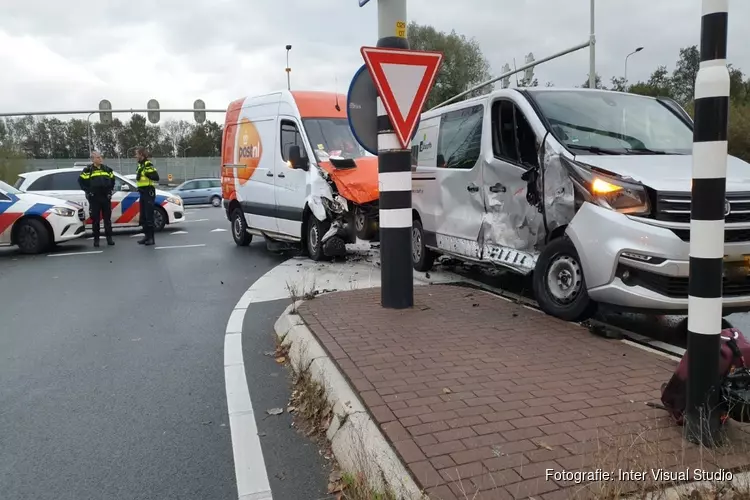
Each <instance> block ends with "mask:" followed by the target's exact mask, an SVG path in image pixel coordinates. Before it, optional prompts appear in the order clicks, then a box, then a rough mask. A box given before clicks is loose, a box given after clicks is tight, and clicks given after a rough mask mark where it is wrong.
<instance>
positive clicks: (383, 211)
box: [377, 0, 421, 309]
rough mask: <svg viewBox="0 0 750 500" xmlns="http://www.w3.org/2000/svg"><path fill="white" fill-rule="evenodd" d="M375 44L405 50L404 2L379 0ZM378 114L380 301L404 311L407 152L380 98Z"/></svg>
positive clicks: (408, 301)
mask: <svg viewBox="0 0 750 500" xmlns="http://www.w3.org/2000/svg"><path fill="white" fill-rule="evenodd" d="M377 46H378V47H382V48H392V49H409V41H408V39H407V38H406V0H378V44H377ZM420 111H421V110H420ZM377 113H378V180H379V184H380V263H381V264H380V267H381V271H380V273H381V274H380V275H381V289H380V293H381V305H382V306H383V307H384V308H388V309H407V308H410V307H413V306H414V277H413V276H414V274H413V273H414V270H413V269H412V262H411V228H412V208H411V151H410V150H408V149H403V148H402V146H401V143H400V142H399V140H398V137H397V135H396V133H395V130H394V127H393V124H392V123H391V120H390V118H389V117H388V113H387V111H386V108H385V105H384V104H383V100H382V99H381V97H378V99H377Z"/></svg>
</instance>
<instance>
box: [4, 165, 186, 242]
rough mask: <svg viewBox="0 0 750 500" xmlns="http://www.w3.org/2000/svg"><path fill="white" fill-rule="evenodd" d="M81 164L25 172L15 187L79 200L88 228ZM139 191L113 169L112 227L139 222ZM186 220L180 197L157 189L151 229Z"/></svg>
mask: <svg viewBox="0 0 750 500" xmlns="http://www.w3.org/2000/svg"><path fill="white" fill-rule="evenodd" d="M81 170H83V167H81V166H75V167H73V168H60V169H56V170H39V171H36V172H25V173H23V174H20V175H19V176H18V180H17V181H16V184H15V187H16V188H17V189H20V190H21V191H24V192H27V193H44V194H45V195H48V196H54V197H56V198H61V199H63V200H68V201H72V202H73V203H78V204H80V205H82V206H83V207H84V210H85V212H86V227H87V228H90V227H91V214H90V213H89V202H88V200H87V199H86V195H85V194H84V192H83V191H82V190H81V188H80V186H79V185H78V177H79V176H80V175H81ZM140 198H141V196H140V194H138V187H137V186H136V184H135V182H133V181H130V180H128V179H126V178H125V177H123V176H122V175H120V174H119V173H117V172H115V192H114V194H113V195H112V227H113V228H115V229H116V228H125V227H136V226H138V225H139V224H140V215H141V206H140ZM184 220H185V209H184V207H183V204H182V198H180V197H179V196H176V195H174V194H172V193H169V192H167V191H162V190H161V189H157V190H156V202H155V203H154V230H155V231H161V230H162V229H164V227H165V226H166V225H167V224H176V223H179V222H182V221H184Z"/></svg>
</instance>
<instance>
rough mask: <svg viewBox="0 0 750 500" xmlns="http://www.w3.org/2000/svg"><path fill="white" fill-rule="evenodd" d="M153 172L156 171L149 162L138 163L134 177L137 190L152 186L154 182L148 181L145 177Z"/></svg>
mask: <svg viewBox="0 0 750 500" xmlns="http://www.w3.org/2000/svg"><path fill="white" fill-rule="evenodd" d="M155 172H156V169H155V168H154V164H153V163H151V161H150V160H146V161H144V162H142V163H138V169H137V170H136V176H135V178H136V181H135V183H136V185H137V186H138V189H140V188H147V187H152V186H154V181H152V180H151V179H149V178H148V177H147V175H148V174H152V173H155ZM138 174H140V175H138Z"/></svg>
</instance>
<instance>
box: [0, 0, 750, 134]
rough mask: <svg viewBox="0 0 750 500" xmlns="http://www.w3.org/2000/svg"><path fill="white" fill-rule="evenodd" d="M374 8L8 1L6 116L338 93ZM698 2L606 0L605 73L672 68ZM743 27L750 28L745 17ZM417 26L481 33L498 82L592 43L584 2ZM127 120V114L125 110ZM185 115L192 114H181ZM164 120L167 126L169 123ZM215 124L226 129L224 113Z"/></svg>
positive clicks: (547, 74) (571, 71)
mask: <svg viewBox="0 0 750 500" xmlns="http://www.w3.org/2000/svg"><path fill="white" fill-rule="evenodd" d="M376 3H377V0H372V1H371V2H370V3H369V4H368V5H366V6H365V7H363V8H360V7H358V3H357V0H127V1H122V0H96V1H94V0H77V1H72V0H57V1H50V0H0V68H1V69H0V71H2V76H0V112H13V111H19V112H20V111H36V110H38V111H46V110H67V109H82V108H88V109H92V108H96V107H97V105H98V102H99V101H100V100H101V99H104V98H106V99H109V100H110V101H111V102H112V105H113V107H115V108H136V107H145V105H146V102H147V101H148V100H149V99H150V98H156V99H157V100H158V101H159V102H160V104H161V107H162V108H166V107H191V106H192V103H193V101H194V100H195V99H197V98H201V99H203V100H204V101H205V102H206V105H207V107H208V108H212V107H213V108H225V107H226V106H227V104H228V103H229V102H230V101H231V100H233V99H236V98H238V97H240V96H244V95H252V94H257V93H261V92H267V91H270V90H274V89H279V88H285V87H286V74H285V73H284V67H285V65H286V61H285V53H286V50H285V45H286V44H292V45H293V48H292V51H291V54H290V58H291V67H292V69H293V71H292V88H293V89H295V88H296V89H308V90H339V91H340V92H343V93H345V92H346V90H347V87H348V83H349V80H350V79H351V77H352V76H353V74H354V73H355V71H356V70H357V69H358V68H359V67H360V66H361V65H362V63H363V62H362V58H361V56H360V53H359V47H360V46H362V45H374V44H375V42H376V41H377V5H376ZM700 10H701V0H627V1H625V0H597V8H596V22H597V44H596V62H597V72H598V73H599V74H601V75H602V77H603V79H604V80H605V81H606V82H609V79H610V77H612V76H613V75H617V76H620V75H622V74H623V73H624V60H625V56H626V55H627V54H628V53H629V52H631V51H632V50H634V49H635V48H636V47H638V46H644V47H645V48H644V50H643V51H642V52H640V53H639V54H637V55H634V56H632V57H631V58H630V61H629V64H628V77H629V80H631V81H635V80H637V79H645V78H647V77H648V75H649V74H650V72H651V71H652V70H653V69H654V68H655V67H656V66H657V65H660V64H663V65H667V67H668V68H669V69H670V70H672V69H673V68H674V63H675V61H676V60H677V56H678V51H679V49H680V47H684V46H688V45H693V44H698V43H699V36H700ZM743 19H744V22H743ZM748 19H750V1H748V0H732V1H731V2H730V21H729V60H730V62H731V63H733V64H734V65H735V66H738V67H740V68H743V69H745V70H746V71H747V72H750V43H747V42H748V35H747V32H743V29H746V25H747V20H748ZM408 20H409V21H416V22H418V23H420V24H430V25H433V26H434V27H435V28H437V29H439V30H444V31H450V30H451V29H455V30H456V31H457V32H458V33H461V34H465V35H466V36H468V37H474V38H476V39H477V40H478V41H479V43H480V44H481V47H482V49H483V51H484V53H485V55H486V56H487V58H488V59H489V61H490V64H491V65H492V70H493V73H495V74H499V73H500V70H501V68H502V66H503V65H504V64H505V63H506V62H508V63H510V64H511V66H512V64H513V58H514V57H515V58H516V63H517V64H518V65H520V64H522V61H523V58H524V55H525V54H527V53H528V52H530V51H531V52H533V53H534V55H535V56H536V58H537V59H539V58H541V57H545V56H547V55H550V54H552V53H555V52H558V51H560V50H563V49H565V48H568V47H571V46H573V45H576V44H578V43H580V42H583V41H585V40H586V39H587V38H588V30H589V0H464V1H462V2H458V1H456V0H408ZM588 57H589V54H588V49H583V50H581V51H579V52H577V53H573V54H570V55H568V56H564V57H563V58H561V59H559V60H556V61H551V62H548V63H546V64H543V65H541V66H539V67H538V68H536V73H535V76H536V77H537V78H538V79H539V81H540V84H541V85H544V83H545V82H546V81H552V82H554V83H555V85H557V86H576V85H580V84H581V83H582V82H583V81H584V80H585V79H586V75H587V73H588ZM119 116H120V117H121V118H123V119H126V118H127V116H128V115H119ZM184 116H185V115H183V117H184ZM167 118H168V117H167ZM209 118H210V119H214V120H218V121H223V117H222V116H221V115H215V114H214V115H209Z"/></svg>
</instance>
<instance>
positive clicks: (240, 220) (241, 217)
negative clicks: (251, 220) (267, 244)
mask: <svg viewBox="0 0 750 500" xmlns="http://www.w3.org/2000/svg"><path fill="white" fill-rule="evenodd" d="M232 238H234V243H235V244H236V245H237V246H238V247H246V246H248V245H249V244H250V242H251V241H253V235H252V234H250V233H248V232H247V221H246V220H245V214H244V213H242V210H240V209H239V208H235V209H234V211H232Z"/></svg>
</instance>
